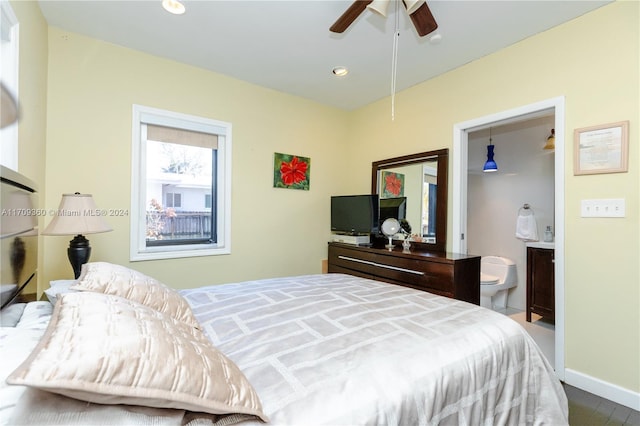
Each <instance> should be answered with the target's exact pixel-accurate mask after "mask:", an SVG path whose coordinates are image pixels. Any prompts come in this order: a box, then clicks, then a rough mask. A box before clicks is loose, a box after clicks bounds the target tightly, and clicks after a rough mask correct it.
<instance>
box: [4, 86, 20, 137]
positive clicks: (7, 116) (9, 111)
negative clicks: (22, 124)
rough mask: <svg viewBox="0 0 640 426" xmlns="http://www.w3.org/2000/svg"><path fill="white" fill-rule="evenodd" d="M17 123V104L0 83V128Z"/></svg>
mask: <svg viewBox="0 0 640 426" xmlns="http://www.w3.org/2000/svg"><path fill="white" fill-rule="evenodd" d="M16 121H18V102H17V101H16V98H15V97H14V96H13V95H12V94H11V92H9V89H7V88H6V87H5V85H4V84H2V83H0V128H3V127H7V126H8V125H10V124H13V123H15V122H16Z"/></svg>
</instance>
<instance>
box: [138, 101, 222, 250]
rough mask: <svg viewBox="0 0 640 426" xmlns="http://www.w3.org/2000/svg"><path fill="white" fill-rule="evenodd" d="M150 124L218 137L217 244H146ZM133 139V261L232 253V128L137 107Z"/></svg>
mask: <svg viewBox="0 0 640 426" xmlns="http://www.w3.org/2000/svg"><path fill="white" fill-rule="evenodd" d="M146 124H156V125H160V126H166V127H173V128H178V129H185V130H192V131H198V132H205V133H211V134H216V135H217V136H218V148H217V149H216V155H215V159H216V164H215V166H214V168H215V170H216V172H215V174H216V176H215V178H214V180H215V183H216V184H215V186H214V187H213V194H214V195H213V196H214V197H215V203H214V205H215V212H213V211H212V214H215V215H216V231H217V232H216V234H217V238H216V240H217V241H216V242H214V243H209V244H202V243H198V244H180V245H163V246H147V244H146V210H147V209H146V207H147V205H146V204H147V203H146V175H147V173H146V172H147V169H146V139H147V138H146ZM131 127H132V136H131V141H132V143H131V216H130V221H131V231H130V232H131V234H130V251H129V259H130V260H131V261H132V262H135V261H144V260H156V259H173V258H183V257H196V256H216V255H225V254H230V253H231V147H232V138H231V133H232V125H231V123H227V122H224V121H218V120H213V119H210V118H205V117H198V116H194V115H188V114H182V113H178V112H173V111H167V110H162V109H158V108H152V107H147V106H143V105H136V104H134V105H133V119H132V126H131Z"/></svg>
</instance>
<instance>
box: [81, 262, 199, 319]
mask: <svg viewBox="0 0 640 426" xmlns="http://www.w3.org/2000/svg"><path fill="white" fill-rule="evenodd" d="M70 288H71V290H80V291H93V292H96V293H105V294H112V295H115V296H120V297H124V298H125V299H129V300H133V301H134V302H138V303H142V304H143V305H146V306H149V307H150V308H153V309H155V310H157V311H160V312H162V313H165V314H167V315H169V316H171V317H173V318H175V319H177V320H179V321H183V322H185V323H187V324H190V325H192V326H193V327H197V328H200V324H198V321H197V320H196V319H195V317H194V316H193V312H192V311H191V307H190V306H189V304H188V303H187V301H186V300H184V299H183V297H182V296H180V294H179V293H178V292H177V291H175V290H173V289H172V288H169V287H167V286H166V285H164V284H163V283H161V282H160V281H158V280H156V279H154V278H151V277H148V276H146V275H144V274H143V273H141V272H138V271H134V270H133V269H129V268H127V267H125V266H122V265H115V264H112V263H107V262H92V263H85V264H84V265H82V271H81V272H80V276H79V277H78V279H77V282H76V283H75V284H74V285H72V286H71V287H70Z"/></svg>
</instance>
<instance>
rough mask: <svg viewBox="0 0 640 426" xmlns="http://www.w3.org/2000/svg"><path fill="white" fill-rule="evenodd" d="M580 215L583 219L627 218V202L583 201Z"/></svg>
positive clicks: (609, 199) (621, 199) (618, 199)
mask: <svg viewBox="0 0 640 426" xmlns="http://www.w3.org/2000/svg"><path fill="white" fill-rule="evenodd" d="M580 213H581V216H582V217H625V200H624V198H608V199H601V200H582V201H581V203H580Z"/></svg>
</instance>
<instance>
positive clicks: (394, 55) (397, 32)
mask: <svg viewBox="0 0 640 426" xmlns="http://www.w3.org/2000/svg"><path fill="white" fill-rule="evenodd" d="M394 3H395V6H396V21H395V31H394V32H393V52H392V57H391V120H392V121H393V120H395V118H396V74H397V72H398V39H399V38H400V1H399V0H396V1H395V2H394Z"/></svg>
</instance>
